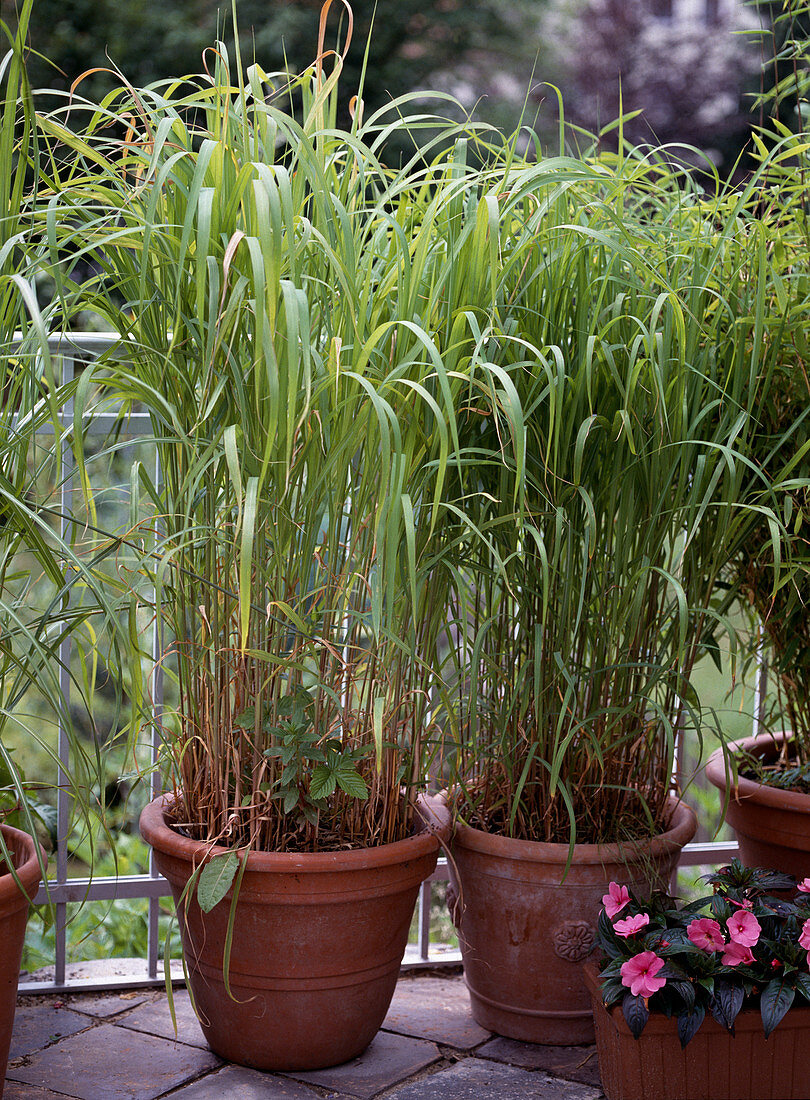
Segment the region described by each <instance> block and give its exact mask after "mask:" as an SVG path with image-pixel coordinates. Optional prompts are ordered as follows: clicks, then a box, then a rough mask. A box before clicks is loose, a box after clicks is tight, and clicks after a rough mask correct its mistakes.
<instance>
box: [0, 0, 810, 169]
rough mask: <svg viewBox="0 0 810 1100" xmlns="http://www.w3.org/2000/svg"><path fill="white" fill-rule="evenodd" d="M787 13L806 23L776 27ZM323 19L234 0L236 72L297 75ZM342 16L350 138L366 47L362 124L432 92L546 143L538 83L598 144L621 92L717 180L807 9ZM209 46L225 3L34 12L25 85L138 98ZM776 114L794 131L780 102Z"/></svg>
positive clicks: (310, 9) (305, 8)
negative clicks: (712, 168) (244, 62)
mask: <svg viewBox="0 0 810 1100" xmlns="http://www.w3.org/2000/svg"><path fill="white" fill-rule="evenodd" d="M786 3H787V4H788V5H789V7H790V8H791V9H793V11H794V12H795V11H797V10H798V11H800V9H801V8H802V7H803V8H804V11H803V12H801V11H800V14H798V15H797V14H793V15H789V16H788V17H786V16H785V5H786ZM320 6H321V0H237V9H238V19H239V30H240V38H241V47H242V53H243V57H245V58H246V59H248V60H251V59H252V58H253V57H254V56H255V58H256V59H257V60H258V61H259V63H260V64H261V65H262V67H263V68H264V69H265V70H268V71H278V70H283V69H285V68H288V69H289V70H291V71H295V72H299V71H301V70H302V69H304V68H305V67H306V66H307V65H308V64H310V63H311V61H312V60H313V58H314V54H315V49H316V43H317V33H318V16H319V11H320ZM352 7H353V9H354V15H355V32H354V33H355V38H354V43H353V46H352V49H351V51H350V53H349V57H348V59H347V63H346V70H345V76H344V79H343V82H342V83H343V89H344V97H345V98H344V105H343V118H342V120H341V121H343V122H344V123H345V122H346V121H347V118H348V114H347V104H348V99H349V98H350V97H351V96H352V95H353V94H354V92H355V91H356V90H357V87H358V83H359V79H360V72H361V69H362V66H363V61H364V45H365V43H366V41H367V40H368V39H369V35H371V45H370V49H369V63H368V67H367V70H366V75H365V85H364V101H365V113H366V117H368V116H369V115H370V113H371V112H372V111H374V110H376V109H377V108H378V107H380V106H382V105H383V104H385V103H386V102H388V101H390V99H391V98H393V97H397V96H399V95H402V94H404V93H406V92H410V91H413V90H420V89H425V88H433V89H439V90H442V91H447V92H450V93H452V94H453V95H455V96H456V97H457V98H458V99H459V100H460V101H461V104H462V110H461V111H459V112H458V113H459V114H463V113H464V112H472V111H475V115H476V118H478V119H481V120H483V121H486V122H491V123H494V124H496V125H498V126H500V127H502V128H504V129H506V130H512V129H514V127H515V126H516V125H517V124H518V120H519V119H520V118H521V112H522V111H524V108H525V114H524V121H526V122H527V123H528V124H529V125H536V126H537V127H538V129H539V131H540V136H541V139H542V140H543V141H544V142H547V143H549V144H553V142H554V141H555V134H556V125H555V99H556V97H555V96H554V95H553V94H550V93H549V89H548V88H547V87H544V86H543V82H550V83H553V84H556V85H558V86H559V87H560V88H561V89H562V91H563V94H564V98H565V109H566V117H567V119H568V121H570V122H571V123H574V124H576V125H578V126H582V127H584V128H585V129H587V130H589V131H594V130H599V129H600V128H602V127H604V126H605V125H606V124H608V123H609V122H611V121H612V120H613V119H614V118H615V117H616V115H617V114H618V110H619V81H620V79H621V88H622V100H623V106H624V110H625V112H630V111H635V110H639V109H643V111H644V114H643V116H639V117H638V118H636V119H634V120H633V121H632V122H631V123H630V124H629V126H628V128H627V129H626V134H627V136H628V137H629V138H630V139H631V140H634V141H653V142H673V143H686V144H690V145H695V146H697V147H698V148H699V149H701V150H703V151H704V152H705V154H706V155H707V156H708V157H709V158H710V159H711V160H712V161H713V162H714V163H715V164H716V165H717V167H718V169H719V170H720V171H721V173H722V174H727V173H728V172H729V171H730V170H731V169H732V167H733V165H734V164H735V162H736V161H737V158H738V157H739V155H740V152H741V150H742V149H743V148H744V146H745V144H746V143H747V141H748V139H749V134H750V128H751V126H752V125H755V124H757V123H758V122H760V118H759V116H758V115H756V114H753V113H752V111H751V102H752V101H751V99H750V96H752V95H754V94H756V93H757V92H760V91H761V90H765V91H767V90H768V89H769V88H771V87H773V86H774V85H776V84H777V82H778V81H780V80H784V79H785V77H787V76H789V73H788V72H787V71H786V67H785V63H782V62H774V60H773V59H774V57H776V56H778V54H779V50H780V47H781V45H782V43H783V42H784V40H785V38H786V37H787V36H789V35H792V36H793V37H794V38H795V37H802V36H803V37H804V38H805V39H807V38H808V35H809V34H810V21H809V20H808V12H807V8H808V5H807V3H806V2H805V3H802V2H801V0H758V2H755V0H749V2H747V3H746V2H743V0H377V2H376V4H375V2H374V0H353V3H352ZM14 8H15V0H0V11H2V14H3V17H4V18H5V19H6V20H7V22H9V23H10V24H12V25H13V23H14ZM342 11H343V7H342V4H341V3H340V0H334V3H333V4H332V9H331V12H330V16H329V32H328V37H327V42H328V44H329V45H330V46H334V45H335V44H336V41H337V40H338V39H340V40H342V38H343V35H344V34H345V17H344V16H343V15H342V14H341V13H342ZM772 23H773V26H774V34H773V36H772V38H770V39H768V38H767V36H766V37H763V36H762V35H761V34H760V33H759V28H760V26H761V25H764V26H766V27H770V26H771V24H772ZM372 25H373V33H371V32H372ZM217 37H221V38H223V39H224V40H225V42H226V43H228V44H230V43H232V40H233V34H232V30H231V14H230V3H229V2H228V0H160V2H155V0H128V2H127V3H126V4H122V3H121V2H120V0H36V2H35V5H34V11H33V16H32V19H31V32H30V42H31V48H32V53H31V56H30V60H29V70H30V76H31V81H32V84H33V86H34V87H35V88H48V87H50V88H55V89H61V90H62V91H64V90H65V89H67V88H69V87H70V85H71V83H72V82H73V81H74V80H75V79H76V78H77V77H78V76H79V75H80V74H81V73H83V72H87V71H90V70H93V69H95V70H98V71H95V72H92V73H91V75H90V76H88V77H87V79H86V80H85V81H83V83H82V85H81V89H80V90H81V92H82V94H84V95H86V96H92V97H98V96H100V95H102V94H103V93H104V92H105V91H107V90H108V89H109V88H111V87H112V86H113V85H114V83H115V76H114V74H113V73H112V72H111V71H109V70H110V69H111V68H112V67H113V66H117V67H118V68H119V69H120V70H121V71H122V72H123V73H124V74H125V75H126V77H127V79H128V80H130V81H131V82H132V83H134V84H136V85H142V84H148V83H150V82H151V81H154V80H158V79H160V78H162V77H168V76H177V75H181V74H189V73H196V72H199V71H200V70H201V68H202V54H203V51H204V50H205V49H206V48H207V47H209V46H211V45H212V44H213V43H214V41H215V40H216V39H217ZM46 59H47V60H46ZM769 59H770V61H769ZM763 61H765V62H766V63H767V65H766V69H765V71H764V73H763V74H762V75H761V74H760V66H761V64H762V62H763ZM530 88H531V89H533V90H532V92H531V94H529V91H530ZM773 109H774V111H777V112H778V114H779V116H780V117H781V118H782V120H783V121H785V122H787V123H788V124H791V123H793V122H795V119H794V118H792V117H791V111H794V114H795V109H794V108H793V106H792V104H791V102H790V100H789V98H783V99H782V101H781V102H780V103H775V104H774V108H773ZM611 140H613V141H615V135H613V137H612V138H611V135H610V134H607V135H606V136H605V142H606V143H608V144H609V143H610V141H611ZM696 159H697V158H696Z"/></svg>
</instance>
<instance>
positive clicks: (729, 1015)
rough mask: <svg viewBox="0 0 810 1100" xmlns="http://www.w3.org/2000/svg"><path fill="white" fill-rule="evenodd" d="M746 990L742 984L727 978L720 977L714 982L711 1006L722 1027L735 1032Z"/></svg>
mask: <svg viewBox="0 0 810 1100" xmlns="http://www.w3.org/2000/svg"><path fill="white" fill-rule="evenodd" d="M744 999H745V992H744V990H743V987H742V986H741V985H738V984H737V983H736V982H730V981H728V980H727V979H726V978H718V979H717V980H716V981H715V983H714V997H712V1000H711V1004H710V1008H711V1010H712V1015H713V1016H714V1018H715V1020H717V1022H718V1024H720V1026H721V1027H725V1028H727V1029H728V1030H729V1031H730V1032H731V1033H732V1035H733V1034H734V1021H735V1020H736V1019H737V1015H738V1013H739V1011H740V1009H741V1008H742V1004H743V1001H744Z"/></svg>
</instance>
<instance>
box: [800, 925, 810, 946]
mask: <svg viewBox="0 0 810 1100" xmlns="http://www.w3.org/2000/svg"><path fill="white" fill-rule="evenodd" d="M799 947H803V948H804V949H805V951H810V917H809V918H808V919H807V920H806V921H805V922H804V924H803V925H802V930H801V932H800V933H799Z"/></svg>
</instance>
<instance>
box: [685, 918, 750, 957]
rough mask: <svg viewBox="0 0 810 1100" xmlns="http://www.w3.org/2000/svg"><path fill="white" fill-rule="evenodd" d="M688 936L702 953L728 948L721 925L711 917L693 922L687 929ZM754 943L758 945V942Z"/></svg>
mask: <svg viewBox="0 0 810 1100" xmlns="http://www.w3.org/2000/svg"><path fill="white" fill-rule="evenodd" d="M686 934H687V936H688V937H689V939H690V940H691V941H692V943H693V944H694V945H695V947H699V948H700V949H701V950H702V951H720V950H721V949H722V948H723V947H725V946H726V941H725V937H724V936H723V933H722V932H721V931H720V925H719V924H718V923H717V921H716V920H712V918H711V917H700V918H699V919H698V920H693V921H692V922H691V923H690V924H689V926H688V927H687V929H686ZM754 942H755V943H756V940H755V941H754Z"/></svg>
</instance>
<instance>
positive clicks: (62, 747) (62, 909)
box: [54, 353, 75, 985]
mask: <svg viewBox="0 0 810 1100" xmlns="http://www.w3.org/2000/svg"><path fill="white" fill-rule="evenodd" d="M74 369H75V368H74V359H73V355H72V354H65V353H63V354H62V384H63V385H66V384H67V383H69V382H71V381H72V380H73V374H74ZM70 418H71V409H70V407H68V408H67V410H66V413H65V420H66V421H69V420H70ZM61 427H62V431H61V433H60V440H59V446H60V457H61V463H62V470H61V474H62V482H61V487H60V507H61V519H60V523H59V526H60V534H61V536H62V539H63V541H64V542H68V541H69V539H70V537H71V531H70V527H71V516H72V514H73V469H74V462H73V448H72V446H71V444H70V437H69V434H68V431H69V429H67V428H66V427H65V424H64V423H63V424H62V425H61ZM69 569H70V564H69V563H67V562H66V563H65V572H66V574H67V571H68V570H69ZM69 606H70V586H69V585H68V586H67V587H66V589H65V592H64V595H63V597H62V611H63V612H64V613H65V614H67V613H68V609H69ZM70 662H71V644H70V634H69V633H68V632H67V630H65V634H64V636H63V638H62V641H61V643H60V645H59V687H60V690H61V692H62V699H63V704H62V713H61V714H60V717H59V741H58V745H57V753H58V756H59V769H58V781H57V793H56V821H57V843H56V881H57V884H58V885H60V886H61V885H64V884H65V883H66V882H67V877H68V834H69V832H70V810H71V799H70V794H69V770H70V738H69V736H68V731H67V728H66V725H65V720H66V719H65V717H63V715H65V714H66V712H69V708H70V694H71V691H70ZM55 908H56V913H55V921H54V936H55V952H54V978H55V981H56V983H57V985H61V984H63V983H64V981H65V971H66V967H67V903H66V902H64V901H61V902H57V903H56V907H55Z"/></svg>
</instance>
